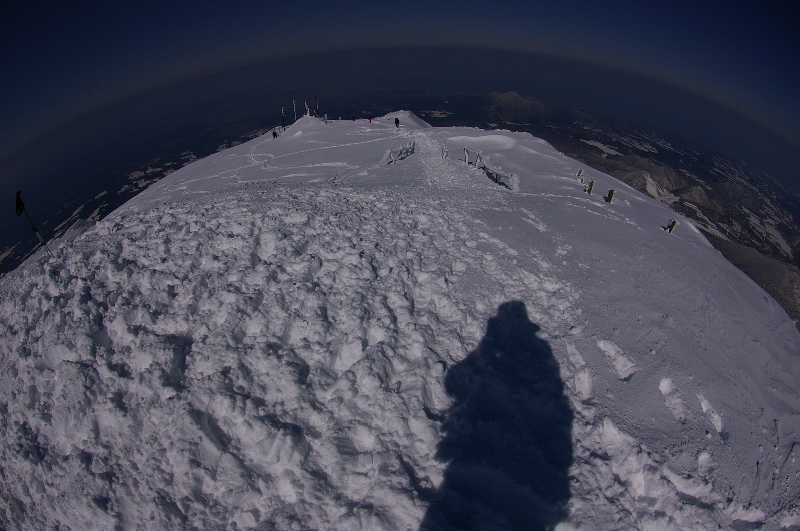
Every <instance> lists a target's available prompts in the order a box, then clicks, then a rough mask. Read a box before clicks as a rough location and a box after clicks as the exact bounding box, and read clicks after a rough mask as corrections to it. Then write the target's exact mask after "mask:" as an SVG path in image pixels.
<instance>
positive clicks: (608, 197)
mask: <svg viewBox="0 0 800 531" xmlns="http://www.w3.org/2000/svg"><path fill="white" fill-rule="evenodd" d="M612 199H614V190H609V191H608V195H607V196H606V203H610V202H611V200H612Z"/></svg>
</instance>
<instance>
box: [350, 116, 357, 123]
mask: <svg viewBox="0 0 800 531" xmlns="http://www.w3.org/2000/svg"><path fill="white" fill-rule="evenodd" d="M351 119H352V120H353V121H354V122H355V121H356V115H355V114H354V115H353V116H351Z"/></svg>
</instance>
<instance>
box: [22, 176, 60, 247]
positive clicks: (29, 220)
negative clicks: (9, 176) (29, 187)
mask: <svg viewBox="0 0 800 531" xmlns="http://www.w3.org/2000/svg"><path fill="white" fill-rule="evenodd" d="M16 212H17V215H18V216H21V215H22V214H25V217H26V218H28V223H30V224H31V228H32V229H33V232H35V233H36V237H37V238H39V242H40V243H41V244H42V247H44V250H45V251H47V254H49V255H50V256H53V253H51V252H50V248H49V247H47V242H45V241H44V238H42V235H41V234H39V231H38V230H36V225H34V224H33V220H32V219H31V215H30V214H28V209H26V208H25V203H24V202H23V201H22V191H21V190H17V201H16Z"/></svg>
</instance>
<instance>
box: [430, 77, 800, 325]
mask: <svg viewBox="0 0 800 531" xmlns="http://www.w3.org/2000/svg"><path fill="white" fill-rule="evenodd" d="M477 100H478V98H475V99H473V100H472V101H471V104H470V107H471V110H469V111H468V112H466V113H464V111H463V110H461V109H463V108H464V106H463V105H462V106H459V110H458V111H455V112H452V111H437V110H432V111H428V112H423V113H421V114H422V115H423V116H424V117H425V118H426V119H427V120H428V121H430V122H431V123H432V124H434V125H440V123H441V124H444V123H448V124H450V123H458V124H459V125H462V124H465V123H470V122H471V124H472V125H476V126H478V127H485V128H490V129H491V128H504V129H510V130H514V131H527V132H530V133H531V134H533V135H534V136H537V137H539V138H543V139H545V140H547V141H548V142H550V143H551V144H552V145H553V146H554V147H556V148H557V149H558V150H559V151H561V152H563V153H564V154H566V155H568V156H569V157H572V158H574V159H576V160H579V161H581V162H583V163H585V164H586V165H587V166H590V167H592V168H595V169H598V170H600V171H603V172H605V173H607V174H609V175H611V176H613V177H616V178H617V179H619V180H621V181H623V182H625V183H627V184H628V185H630V186H632V187H634V188H635V189H637V190H639V191H640V192H642V193H644V194H647V195H649V196H651V197H653V198H655V199H658V200H659V201H661V202H662V203H665V204H668V205H670V206H671V207H672V208H673V209H674V210H675V211H676V212H679V213H681V214H683V215H684V216H686V217H688V218H690V219H691V220H692V221H693V222H694V223H695V225H696V226H697V227H698V228H699V229H700V230H702V231H703V233H705V234H706V236H707V237H708V239H709V241H710V242H711V243H712V244H713V245H714V247H716V248H717V249H718V250H719V251H720V252H722V254H723V255H725V257H726V258H727V259H728V260H729V261H731V262H732V263H733V264H735V265H736V266H737V267H739V268H740V269H741V270H742V271H744V272H745V273H746V274H747V275H748V276H750V277H751V278H752V279H753V280H754V281H755V282H757V283H758V284H759V285H760V286H761V287H762V288H764V290H765V291H767V292H768V293H769V294H770V295H772V296H773V297H774V298H775V299H776V300H777V301H778V302H779V303H780V304H781V306H782V307H783V308H784V309H785V310H786V312H787V313H788V314H789V316H790V317H791V318H792V319H793V320H794V322H795V323H796V324H798V326H799V327H800V269H798V267H797V266H798V265H800V194H798V193H796V192H794V191H793V190H791V189H789V188H787V187H786V186H783V185H782V184H780V183H779V182H777V181H776V180H775V179H773V178H771V177H770V176H769V175H767V174H765V173H763V172H760V171H758V170H755V169H753V168H750V167H748V166H747V165H746V164H745V163H743V162H741V161H738V160H736V159H735V158H734V157H732V156H729V155H726V154H723V153H720V152H717V151H715V150H713V149H711V148H708V147H705V146H700V145H697V144H695V143H693V142H691V141H689V140H686V139H684V138H680V137H678V136H677V135H674V134H668V133H664V132H660V131H656V130H655V129H654V128H648V127H643V126H642V125H641V124H638V123H637V124H635V123H632V122H631V121H629V120H625V119H622V118H620V117H618V116H614V115H609V114H605V113H600V112H594V111H586V110H582V109H577V108H572V107H566V106H556V105H552V104H548V103H545V102H542V101H539V100H537V99H534V98H529V97H524V96H521V95H519V94H517V93H515V92H506V93H498V92H493V93H491V94H489V95H488V96H487V97H486V98H485V101H484V103H483V104H480V103H479V102H478V101H477Z"/></svg>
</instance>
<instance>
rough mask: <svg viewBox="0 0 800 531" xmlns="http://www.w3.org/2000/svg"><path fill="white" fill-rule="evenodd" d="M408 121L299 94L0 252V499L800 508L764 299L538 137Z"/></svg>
mask: <svg viewBox="0 0 800 531" xmlns="http://www.w3.org/2000/svg"><path fill="white" fill-rule="evenodd" d="M395 116H399V117H400V119H401V128H400V130H399V131H398V130H396V129H395V127H394V117H395ZM416 120H418V119H417V118H415V117H413V116H412V115H410V114H408V113H398V114H392V115H389V116H387V117H383V118H379V119H376V120H374V121H373V123H371V124H368V123H366V122H365V121H358V122H351V121H347V122H331V123H328V124H325V123H322V122H320V121H316V120H314V119H311V118H308V117H306V118H303V119H302V120H300V121H299V122H298V123H297V124H295V125H294V126H292V127H291V128H289V129H288V130H287V131H286V132H284V133H283V134H282V135H281V137H279V138H278V139H275V140H273V139H271V138H268V137H262V138H259V139H255V140H253V141H251V142H248V143H247V144H243V145H241V146H237V147H236V148H232V149H230V150H227V151H224V152H221V153H219V154H217V155H215V156H214V157H210V158H209V159H206V160H203V161H198V162H196V163H195V164H193V165H191V166H188V167H186V168H183V169H182V170H180V171H178V172H175V173H174V174H172V175H170V176H168V177H167V178H165V179H164V180H163V181H161V182H160V183H159V184H158V185H156V186H153V187H151V188H150V189H148V190H147V191H145V192H144V193H143V194H142V195H141V196H139V197H137V198H136V199H135V200H134V201H131V202H130V203H129V204H127V205H125V206H124V207H123V208H121V209H120V210H118V211H117V212H116V213H115V214H114V215H112V216H110V217H109V218H108V219H106V220H103V221H100V222H98V223H96V224H94V225H87V226H83V227H81V228H80V230H79V228H78V227H76V229H75V230H73V231H72V232H71V233H68V234H67V235H66V236H65V237H64V238H62V240H60V241H58V242H54V245H53V247H54V249H53V250H54V255H55V256H54V257H53V258H48V257H46V256H43V255H39V256H35V257H34V258H33V259H31V260H29V261H28V262H27V263H26V264H24V265H23V266H22V267H21V268H19V269H18V270H17V271H15V272H13V273H11V274H9V275H7V276H6V277H5V278H4V279H2V283H0V330H1V331H2V332H1V333H0V355H2V366H1V367H2V373H0V393H2V404H0V433H1V434H2V439H3V441H2V446H0V452H1V453H2V457H1V458H0V467H2V468H1V469H0V492H1V493H2V496H0V508H1V509H0V522H2V526H3V527H6V528H16V529H42V528H51V527H56V526H60V527H61V528H65V529H66V528H71V529H114V528H121V529H182V528H185V529H195V528H199V529H222V528H228V529H248V528H258V529H342V530H344V529H348V530H349V529H398V530H405V529H426V530H434V529H451V528H475V529H477V528H491V529H545V528H552V527H554V526H557V527H558V528H559V529H573V528H602V529H610V528H672V529H686V528H716V527H723V528H725V527H736V528H752V527H758V526H762V525H763V526H765V527H766V528H779V527H780V526H781V525H784V527H791V526H795V527H796V526H798V525H800V509H799V508H798V505H797V503H798V502H797V500H798V498H799V497H800V475H799V474H800V462H798V458H800V455H798V454H799V453H800V435H798V430H800V418H799V416H798V411H799V410H798V408H799V407H800V398H799V397H798V389H800V386H798V383H800V367H799V365H800V359H798V357H797V352H798V351H800V338H798V335H797V332H796V330H795V329H794V328H793V326H792V323H791V321H790V320H789V319H788V317H786V316H785V315H784V314H782V313H781V310H780V308H779V307H778V306H777V304H775V302H774V301H772V300H771V299H769V298H768V297H767V296H766V295H765V294H764V293H763V292H762V291H761V290H760V289H759V288H757V287H756V286H755V285H754V284H753V283H752V282H750V281H749V280H748V279H747V278H746V277H744V276H743V275H741V274H740V273H739V272H738V271H737V270H736V269H735V268H733V267H732V266H730V264H728V263H727V262H725V261H724V260H723V259H722V258H721V256H720V255H719V254H718V253H716V251H714V250H713V248H711V247H710V246H709V245H708V244H707V242H705V240H704V239H703V238H702V236H701V235H700V234H699V233H698V232H696V231H693V230H692V229H691V225H690V224H689V223H688V222H684V221H682V223H681V225H680V226H679V230H678V231H676V232H675V233H673V234H668V233H667V232H666V231H664V230H663V228H662V227H663V225H664V223H666V221H667V220H668V217H669V211H668V210H667V209H666V208H665V207H663V206H662V205H659V204H658V203H656V202H655V201H652V200H650V199H647V198H645V197H644V196H640V195H639V194H637V193H636V192H634V191H632V190H631V189H629V188H627V187H625V186H624V185H621V184H620V183H618V182H615V181H613V180H612V179H611V178H609V177H607V176H604V175H602V174H598V173H596V172H592V171H591V170H585V171H586V173H587V174H588V176H589V178H590V179H593V180H595V181H596V183H597V184H596V187H597V188H596V190H598V191H601V192H604V189H603V188H604V187H606V188H612V187H614V188H616V190H617V193H616V195H615V197H614V202H613V203H611V204H608V203H605V202H604V201H603V200H602V198H601V197H600V195H601V194H598V193H595V194H594V195H591V196H589V195H587V194H585V193H584V191H583V188H582V186H581V184H580V182H579V181H578V179H577V178H576V177H575V174H576V172H577V169H578V168H580V166H579V165H578V164H577V163H576V162H574V161H571V160H569V159H566V158H564V157H563V156H561V155H560V154H559V153H558V152H556V151H555V150H553V149H552V148H551V147H550V146H548V145H547V144H545V143H543V142H541V141H539V140H537V139H534V138H532V137H530V136H528V135H524V134H517V133H509V132H502V131H498V132H486V131H479V130H471V129H458V128H453V129H441V130H440V129H435V128H429V127H423V126H422V125H423V124H421V123H417V122H416ZM415 124H416V125H415ZM472 136H474V137H475V138H477V139H478V140H477V142H479V143H480V144H481V149H482V150H483V151H484V153H485V154H486V155H487V156H489V157H491V158H492V160H493V161H502V164H503V166H504V167H507V168H509V169H511V170H512V171H514V173H515V174H517V175H519V177H520V188H519V191H518V192H511V191H509V190H506V189H504V188H501V187H499V186H497V185H496V184H495V183H493V182H492V181H490V180H489V179H487V178H486V177H485V175H484V174H483V172H481V171H480V170H477V169H475V168H471V167H468V166H466V165H464V164H463V163H461V162H459V161H457V160H450V159H442V157H441V153H442V151H441V146H442V143H443V142H444V141H445V140H447V139H448V138H454V137H472ZM491 136H496V137H497V138H496V139H493V140H492V139H490V140H487V137H491ZM462 140H463V138H462ZM409 142H414V143H415V144H414V145H415V149H414V152H413V153H410V154H409V155H408V156H407V157H405V158H403V159H402V160H398V161H397V162H396V163H394V164H388V165H387V164H386V163H385V161H386V153H387V151H389V150H392V149H397V147H398V146H402V145H407V144H408V143H409ZM492 146H494V147H497V149H498V150H499V151H497V152H492V149H493V148H492ZM681 228H682V229H681Z"/></svg>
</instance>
